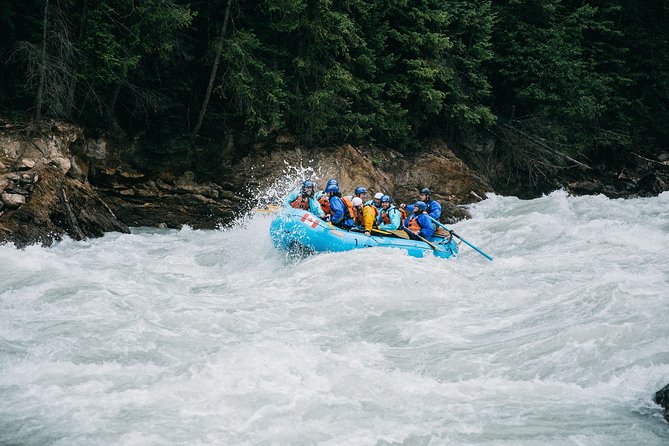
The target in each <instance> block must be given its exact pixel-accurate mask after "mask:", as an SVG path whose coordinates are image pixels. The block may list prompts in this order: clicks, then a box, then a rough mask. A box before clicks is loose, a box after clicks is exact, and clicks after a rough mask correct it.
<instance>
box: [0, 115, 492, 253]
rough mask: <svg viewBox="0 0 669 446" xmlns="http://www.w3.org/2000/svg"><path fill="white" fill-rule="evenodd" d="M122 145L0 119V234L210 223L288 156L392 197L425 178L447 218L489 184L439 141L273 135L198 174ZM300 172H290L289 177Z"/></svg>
mask: <svg viewBox="0 0 669 446" xmlns="http://www.w3.org/2000/svg"><path fill="white" fill-rule="evenodd" d="M122 152H123V150H122V149H121V150H119V149H118V148H117V149H111V148H109V146H108V144H107V141H105V140H104V139H100V138H87V137H86V135H85V134H84V132H83V131H82V129H80V128H78V127H76V126H73V125H69V124H64V123H58V122H51V123H48V125H44V126H42V127H40V128H26V127H18V126H15V125H13V124H12V123H10V122H8V121H6V120H5V121H0V193H1V195H0V203H1V204H0V207H1V208H0V243H2V242H14V243H15V244H16V245H17V246H25V245H27V244H31V243H41V244H45V245H49V244H51V243H52V242H53V241H54V240H58V239H60V238H62V237H63V236H64V235H67V236H69V237H71V238H73V239H75V240H80V239H83V238H86V237H96V236H100V235H102V234H103V233H104V232H108V231H120V232H127V231H128V230H129V229H128V227H129V226H155V227H172V228H177V227H180V226H182V225H185V224H187V225H190V226H192V227H194V228H214V227H217V226H219V225H221V224H227V223H229V222H231V221H232V220H234V219H235V218H236V217H238V216H239V215H241V214H243V213H244V212H247V211H248V210H249V209H251V208H252V207H253V206H254V205H255V204H256V201H255V198H256V195H257V194H258V193H259V192H262V191H263V190H264V189H266V188H268V187H270V186H271V185H272V184H276V183H277V182H282V183H283V184H284V186H290V184H286V181H285V180H282V177H283V176H284V175H285V170H286V167H287V166H293V167H302V168H303V170H302V172H303V176H304V175H310V176H311V177H312V179H314V180H316V181H317V182H319V183H320V184H321V185H322V184H323V183H324V182H325V180H326V179H327V178H337V179H339V181H340V186H341V188H342V189H343V191H344V192H347V191H348V192H350V191H352V190H353V188H354V187H355V186H358V185H364V186H366V187H368V188H369V189H370V190H371V191H372V192H377V191H382V192H384V193H386V194H389V195H391V196H392V197H393V198H394V199H395V200H396V201H397V202H407V203H409V202H413V201H415V199H416V197H417V193H418V190H419V189H420V188H422V187H430V188H431V189H432V190H433V191H434V198H436V199H438V200H440V201H441V202H442V204H443V205H444V216H443V220H444V221H446V222H448V221H450V222H452V221H455V220H458V219H461V218H465V217H466V216H467V214H466V211H465V210H463V209H462V208H461V207H459V206H458V205H461V204H466V203H471V202H474V201H478V200H481V199H483V197H485V193H486V192H489V191H491V189H492V188H491V187H490V185H489V184H488V182H487V181H486V180H485V179H484V178H482V177H480V176H479V175H478V174H477V173H476V172H474V171H472V170H471V169H470V168H468V167H467V166H466V165H465V164H464V163H463V162H462V161H461V160H460V159H458V158H457V157H456V156H455V155H454V154H453V152H452V151H451V150H449V149H448V147H446V145H445V144H444V143H443V142H439V141H434V142H430V143H427V144H425V146H424V147H423V148H422V149H421V150H419V151H418V152H416V153H413V154H411V155H403V154H401V153H399V152H397V151H394V150H389V149H383V150H382V149H379V148H376V147H372V146H366V147H353V146H351V145H342V146H338V147H328V148H312V149H307V148H305V147H301V146H299V145H296V144H294V143H293V142H291V141H290V139H285V138H284V139H278V140H276V141H273V142H272V143H271V144H264V145H257V146H254V147H253V148H251V149H249V150H247V151H246V152H245V154H244V155H243V156H240V157H238V158H236V159H235V160H234V161H229V160H228V161H226V164H225V165H221V166H214V167H216V168H217V169H218V171H219V172H220V175H219V177H218V178H216V179H215V181H199V180H198V178H197V175H196V174H195V173H193V172H192V171H184V172H173V171H169V170H164V171H158V172H156V171H155V170H154V171H153V172H151V173H149V171H148V169H142V168H141V167H137V166H136V165H135V166H132V165H131V164H130V163H129V162H128V161H127V160H126V161H122V158H123V157H122V156H120V155H121V154H122ZM301 179H302V178H301V177H300V178H293V180H294V183H295V185H296V184H297V182H298V181H299V180H301ZM277 198H278V197H277Z"/></svg>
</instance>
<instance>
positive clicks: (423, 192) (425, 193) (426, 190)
mask: <svg viewBox="0 0 669 446" xmlns="http://www.w3.org/2000/svg"><path fill="white" fill-rule="evenodd" d="M420 193H421V194H423V195H430V193H431V192H430V189H428V188H427V187H424V188H422V189H421V190H420Z"/></svg>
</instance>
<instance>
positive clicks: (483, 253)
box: [425, 214, 492, 262]
mask: <svg viewBox="0 0 669 446" xmlns="http://www.w3.org/2000/svg"><path fill="white" fill-rule="evenodd" d="M425 215H427V214H425ZM427 217H428V218H429V219H430V220H432V221H433V222H435V223H436V224H437V225H439V226H441V227H442V228H444V229H445V230H447V231H449V232H450V233H451V234H453V235H454V236H456V237H457V238H459V239H460V240H462V241H463V242H464V243H465V244H466V245H467V246H469V247H470V248H472V249H473V250H474V251H476V252H478V253H479V254H481V255H482V256H483V257H485V258H486V259H488V260H490V261H491V262H492V257H490V256H489V255H488V254H486V253H485V252H483V251H481V250H480V249H478V248H477V247H476V246H474V245H472V244H471V243H469V242H468V241H467V240H465V239H463V238H462V237H460V236H459V235H458V234H456V233H455V232H453V231H451V230H450V229H448V228H447V227H446V226H444V225H442V224H441V223H439V222H438V221H437V220H436V219H434V218H432V217H430V216H429V215H428V216H427Z"/></svg>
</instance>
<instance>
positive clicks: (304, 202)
mask: <svg viewBox="0 0 669 446" xmlns="http://www.w3.org/2000/svg"><path fill="white" fill-rule="evenodd" d="M290 205H291V206H292V207H294V208H295V209H304V210H305V211H308V210H309V197H307V196H305V195H303V194H300V195H298V196H297V198H296V199H294V200H293V201H292V202H291V203H290Z"/></svg>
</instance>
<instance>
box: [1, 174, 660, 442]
mask: <svg viewBox="0 0 669 446" xmlns="http://www.w3.org/2000/svg"><path fill="white" fill-rule="evenodd" d="M305 175H311V173H308V172H307V173H305V171H304V170H298V171H296V173H295V175H294V178H292V177H291V182H290V185H289V186H290V187H293V186H295V185H296V184H299V181H300V179H301V178H303V177H304V176H305ZM314 176H316V174H314ZM293 180H294V181H293ZM290 187H286V186H285V185H281V188H283V189H285V190H287V189H289V188H290ZM281 188H279V189H281ZM283 189H281V190H282V191H283ZM277 190H278V189H277ZM283 192H285V191H283ZM283 192H282V193H283ZM278 195H280V194H279V193H278V192H277V193H274V192H268V193H267V197H269V198H267V199H266V200H265V202H264V203H265V204H266V203H269V202H276V197H275V196H278ZM470 210H471V212H472V214H473V218H472V219H470V220H467V221H463V222H460V223H458V224H456V225H453V229H455V230H456V232H457V233H458V234H460V235H462V236H463V237H465V238H466V239H467V240H468V241H470V242H471V243H473V244H475V245H476V246H478V247H479V248H482V249H483V250H484V251H485V252H487V253H489V254H491V255H492V256H493V257H494V258H495V260H494V261H493V262H489V261H487V260H486V259H485V258H483V257H482V256H480V255H479V254H478V253H476V252H475V251H473V250H472V249H470V248H469V247H467V246H465V245H464V244H463V245H461V247H460V249H461V253H462V254H461V256H460V258H459V259H456V260H442V259H437V258H432V257H428V258H424V259H415V258H412V257H409V256H407V255H406V254H405V253H403V252H402V251H399V250H393V249H369V250H360V251H354V252H347V253H336V254H320V255H315V256H311V257H308V258H306V259H303V260H294V259H290V258H288V257H287V256H286V255H285V254H283V253H280V252H277V251H275V250H274V248H273V247H272V245H271V242H270V239H269V234H268V228H269V223H270V221H271V218H272V215H271V214H268V213H263V214H255V215H254V216H252V217H250V218H248V219H245V220H244V221H242V222H240V223H239V224H238V225H236V226H235V227H233V228H231V229H224V230H215V231H204V230H192V229H190V228H184V229H182V230H179V231H176V230H154V229H146V228H137V229H134V230H133V233H132V234H116V233H112V234H107V235H106V236H105V237H103V238H100V239H95V240H89V241H85V242H73V241H70V240H66V241H63V242H61V243H58V244H56V245H55V246H54V247H52V248H48V249H46V248H40V247H29V248H26V249H23V250H16V249H14V248H13V247H11V246H0V266H1V268H0V444H21V445H46V444H54V445H68V446H69V445H91V444H105V445H106V444H121V445H175V444H188V445H219V444H235V445H258V444H267V445H270V444H277V445H278V444H290V445H300V444H304V445H313V444H322V445H341V444H347V445H392V444H398V445H399V444H401V445H437V444H449V443H450V444H509V445H537V444H616V445H617V444H639V445H641V444H643V445H653V444H657V445H660V444H667V440H669V430H668V429H667V425H666V423H665V422H664V421H663V420H662V419H661V415H660V410H659V407H658V406H656V405H655V404H654V403H653V402H652V401H651V398H652V394H653V393H654V392H655V391H656V390H658V389H659V388H661V387H662V386H664V385H665V384H667V383H669V348H668V346H669V318H667V317H666V308H667V305H668V304H669V194H667V193H665V194H662V195H660V196H659V197H656V198H644V199H632V200H610V199H607V198H605V197H602V196H594V197H570V196H568V195H567V194H566V193H564V192H563V191H557V192H554V193H552V194H550V195H548V196H544V197H542V198H539V199H536V200H527V201H523V200H519V199H517V198H513V197H503V196H495V195H492V196H491V197H490V198H489V199H488V200H485V201H483V202H481V203H478V204H476V205H473V206H471V208H470Z"/></svg>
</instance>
